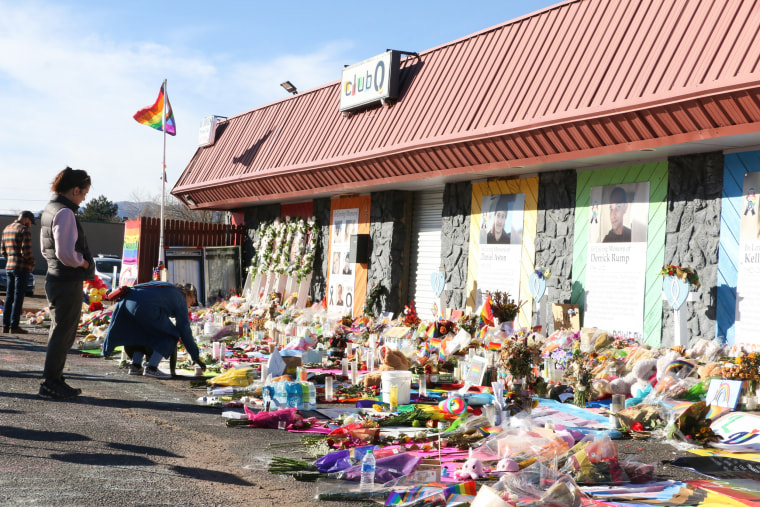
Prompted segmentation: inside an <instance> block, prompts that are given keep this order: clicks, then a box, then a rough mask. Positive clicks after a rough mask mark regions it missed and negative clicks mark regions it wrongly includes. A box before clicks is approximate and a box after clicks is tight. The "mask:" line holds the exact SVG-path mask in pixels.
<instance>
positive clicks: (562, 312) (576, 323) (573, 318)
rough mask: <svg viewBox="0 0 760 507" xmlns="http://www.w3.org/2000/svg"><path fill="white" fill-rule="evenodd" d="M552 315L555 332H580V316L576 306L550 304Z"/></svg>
mask: <svg viewBox="0 0 760 507" xmlns="http://www.w3.org/2000/svg"><path fill="white" fill-rule="evenodd" d="M552 315H553V316H554V329H555V330H557V329H566V330H568V331H573V332H575V331H580V329H581V316H580V313H579V312H578V305H571V304H566V303H563V304H557V303H552Z"/></svg>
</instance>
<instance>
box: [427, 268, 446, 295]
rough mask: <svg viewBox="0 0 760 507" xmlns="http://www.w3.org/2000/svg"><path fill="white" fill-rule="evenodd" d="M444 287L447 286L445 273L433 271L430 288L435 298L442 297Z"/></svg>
mask: <svg viewBox="0 0 760 507" xmlns="http://www.w3.org/2000/svg"><path fill="white" fill-rule="evenodd" d="M444 285H446V277H445V276H443V271H433V272H432V273H431V274H430V286H431V287H432V288H433V293H434V294H435V297H437V298H440V297H441V294H443V287H444Z"/></svg>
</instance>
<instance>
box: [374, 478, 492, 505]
mask: <svg viewBox="0 0 760 507" xmlns="http://www.w3.org/2000/svg"><path fill="white" fill-rule="evenodd" d="M477 492H478V487H477V485H476V484H475V481H467V482H460V483H458V484H454V485H451V484H450V483H444V482H431V483H428V484H423V485H421V486H415V487H413V488H412V489H410V490H409V491H407V492H405V493H403V492H401V493H399V492H396V491H394V492H392V493H391V494H390V495H389V496H388V498H386V500H385V505H397V504H410V503H413V502H421V501H423V500H428V501H429V502H431V503H432V502H433V500H437V501H439V502H443V503H444V505H448V504H449V503H450V502H452V501H453V500H455V499H456V500H457V501H460V502H465V501H467V502H468V503H469V502H471V501H472V500H474V499H475V495H476V494H477Z"/></svg>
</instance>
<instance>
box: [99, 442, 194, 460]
mask: <svg viewBox="0 0 760 507" xmlns="http://www.w3.org/2000/svg"><path fill="white" fill-rule="evenodd" d="M107 445H108V447H110V448H111V449H116V450H119V451H126V452H132V453H135V454H149V455H151V456H164V457H167V458H182V457H184V456H180V455H179V454H174V453H173V452H170V451H166V450H164V449H158V448H156V447H146V446H143V445H132V444H120V443H118V442H109V443H108V444H107Z"/></svg>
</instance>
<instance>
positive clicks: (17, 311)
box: [0, 211, 34, 334]
mask: <svg viewBox="0 0 760 507" xmlns="http://www.w3.org/2000/svg"><path fill="white" fill-rule="evenodd" d="M32 224H34V214H33V213H32V212H31V211H22V212H21V214H20V215H19V216H18V218H17V219H16V220H15V221H14V222H13V223H11V224H10V225H8V227H6V228H5V229H3V236H2V241H0V253H2V255H3V257H5V258H6V259H7V263H6V264H5V274H6V277H7V278H6V279H7V280H8V282H7V285H6V290H5V311H4V312H3V333H14V334H26V333H27V331H26V329H21V327H19V319H20V318H21V312H22V311H23V307H24V295H25V294H26V282H27V281H28V280H29V274H30V273H31V272H32V271H34V255H33V254H32V234H31V232H29V228H30V227H31V226H32Z"/></svg>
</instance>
